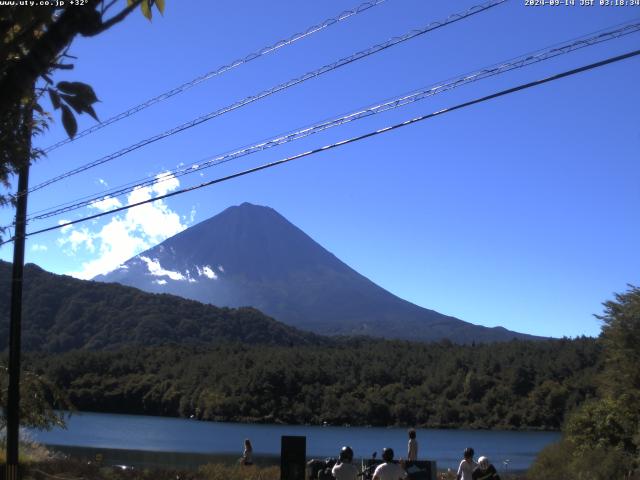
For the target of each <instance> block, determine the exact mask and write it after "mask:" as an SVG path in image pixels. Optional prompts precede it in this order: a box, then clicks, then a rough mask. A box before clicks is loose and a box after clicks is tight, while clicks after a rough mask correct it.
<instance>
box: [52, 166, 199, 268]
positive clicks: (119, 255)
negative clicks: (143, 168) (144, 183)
mask: <svg viewBox="0 0 640 480" xmlns="http://www.w3.org/2000/svg"><path fill="white" fill-rule="evenodd" d="M156 178H165V180H164V181H162V182H160V183H158V184H156V185H153V186H149V187H138V188H136V189H134V190H133V191H132V192H131V193H130V194H129V195H128V196H127V202H126V204H127V205H131V204H134V203H137V202H140V201H144V200H148V199H151V198H155V197H157V196H159V195H164V194H165V193H168V192H170V191H172V190H175V189H176V188H178V187H179V186H180V182H179V180H178V179H177V178H176V177H175V176H174V175H172V174H170V173H168V172H164V173H160V174H159V175H157V176H156ZM115 202H118V203H120V202H119V201H118V200H117V199H115V198H111V197H105V198H104V199H102V200H100V201H99V202H96V203H94V204H93V207H94V208H98V209H100V208H101V207H105V206H106V205H107V204H108V205H110V206H111V207H112V206H114V205H115ZM97 203H99V205H98V204H97ZM67 222H68V220H61V221H60V222H59V223H60V224H64V223H67ZM92 228H93V227H92ZM185 228H187V225H185V224H183V223H182V222H181V220H180V216H179V215H178V214H177V213H176V212H174V211H172V210H171V209H170V208H169V207H168V206H167V204H166V203H165V202H164V201H163V200H158V201H155V202H150V203H146V204H144V205H140V206H137V207H134V208H131V209H129V210H126V212H123V214H120V215H116V216H113V217H112V218H111V220H110V221H109V223H107V224H106V225H103V226H102V227H101V228H99V229H98V230H97V231H91V232H90V231H89V230H88V229H87V228H86V227H85V228H82V229H74V228H73V227H72V226H71V225H69V226H64V227H62V229H61V232H62V234H63V236H62V237H61V238H59V239H58V244H59V245H67V246H68V247H69V248H70V252H71V253H72V254H75V253H76V252H78V251H79V249H80V247H84V248H85V253H86V252H88V253H97V255H96V258H94V259H91V260H89V261H86V262H83V263H82V266H81V268H80V269H79V270H78V271H76V272H67V273H68V274H69V275H73V276H75V277H77V278H82V279H89V278H93V277H95V276H96V275H99V274H104V273H107V272H110V271H112V270H114V269H116V268H118V267H120V266H121V265H122V264H123V263H124V262H125V261H126V260H128V259H129V258H131V257H134V256H136V255H138V254H139V253H140V252H143V251H144V250H146V249H148V248H150V247H152V246H154V245H156V244H158V243H160V242H162V241H163V240H165V239H167V238H169V237H171V236H173V235H175V234H177V233H179V232H181V231H182V230H184V229H185ZM67 253H69V252H67Z"/></svg>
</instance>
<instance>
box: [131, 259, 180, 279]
mask: <svg viewBox="0 0 640 480" xmlns="http://www.w3.org/2000/svg"><path fill="white" fill-rule="evenodd" d="M140 260H142V261H143V262H144V263H146V264H147V270H149V273H150V274H151V275H153V276H154V277H169V278H170V279H171V280H186V279H187V277H185V276H184V275H183V274H182V273H180V272H174V271H171V270H165V269H164V268H162V266H161V265H160V261H159V260H158V259H157V258H154V259H153V260H151V259H150V258H149V257H144V256H142V257H140Z"/></svg>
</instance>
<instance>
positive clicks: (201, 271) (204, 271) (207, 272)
mask: <svg viewBox="0 0 640 480" xmlns="http://www.w3.org/2000/svg"><path fill="white" fill-rule="evenodd" d="M196 270H197V271H198V275H199V276H201V277H202V276H204V277H207V278H212V279H214V280H215V279H216V278H218V276H217V275H216V272H214V271H213V270H212V269H211V267H210V266H209V265H204V266H203V267H202V268H201V267H198V266H197V265H196Z"/></svg>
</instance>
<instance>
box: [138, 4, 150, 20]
mask: <svg viewBox="0 0 640 480" xmlns="http://www.w3.org/2000/svg"><path fill="white" fill-rule="evenodd" d="M140 9H141V10H142V14H143V15H144V16H145V17H146V19H147V20H151V6H150V5H149V0H142V3H141V4H140Z"/></svg>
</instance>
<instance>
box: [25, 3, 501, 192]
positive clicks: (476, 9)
mask: <svg viewBox="0 0 640 480" xmlns="http://www.w3.org/2000/svg"><path fill="white" fill-rule="evenodd" d="M506 1H507V0H490V1H489V2H486V3H484V4H482V5H476V6H473V7H471V8H469V9H468V10H466V11H464V12H462V13H454V14H452V15H450V16H449V17H447V18H446V19H445V20H443V21H441V22H432V23H430V24H429V25H427V26H425V27H423V28H421V29H416V30H411V31H410V32H408V33H406V34H404V35H402V36H400V37H393V38H391V39H390V40H387V41H386V42H383V43H380V44H377V45H374V46H372V47H369V48H367V49H365V50H361V51H359V52H356V53H354V54H352V55H349V56H348V57H344V58H342V59H340V60H338V61H336V62H333V63H331V64H328V65H325V66H323V67H320V68H319V69H316V70H313V71H311V72H308V73H306V74H304V75H302V76H300V77H297V78H294V79H292V80H289V81H288V82H285V83H282V84H280V85H277V86H275V87H273V88H271V89H269V90H264V91H262V92H261V93H258V94H256V95H251V96H249V97H245V98H244V99H242V100H240V101H238V102H235V103H233V104H231V105H227V106H225V107H222V108H220V109H218V110H215V111H213V112H210V113H207V114H205V115H202V116H200V117H198V118H195V119H193V120H191V121H189V122H185V123H183V124H181V125H178V126H176V127H173V128H171V129H169V130H166V131H164V132H162V133H159V134H156V135H154V136H152V137H149V138H146V139H144V140H141V141H139V142H137V143H135V144H133V145H130V146H128V147H125V148H123V149H121V150H118V151H117V152H114V153H111V154H109V155H106V156H104V157H102V158H99V159H97V160H94V161H93V162H89V163H87V164H85V165H82V166H80V167H77V168H74V169H72V170H69V171H67V172H65V173H63V174H60V175H58V176H56V177H53V178H51V179H49V180H46V181H44V182H42V183H40V184H38V185H36V186H34V187H31V188H30V189H29V191H28V192H27V193H33V192H35V191H37V190H40V189H42V188H44V187H46V186H48V185H51V184H52V183H56V182H59V181H60V180H63V179H65V178H68V177H70V176H73V175H77V174H78V173H82V172H85V171H87V170H89V169H91V168H94V167H97V166H98V165H102V164H104V163H107V162H110V161H112V160H115V159H116V158H119V157H122V156H123V155H126V154H128V153H131V152H133V151H135V150H138V149H139V148H142V147H145V146H147V145H149V144H151V143H154V142H157V141H159V140H162V139H164V138H167V137H170V136H173V135H175V134H177V133H180V132H182V131H184V130H187V129H189V128H192V127H195V126H197V125H200V124H201V123H204V122H206V121H209V120H211V119H213V118H215V117H218V116H220V115H224V114H225V113H228V112H231V111H234V110H237V109H238V108H241V107H244V106H245V105H249V104H251V103H253V102H256V101H258V100H261V99H263V98H266V97H268V96H270V95H273V94H275V93H277V92H280V91H282V90H286V89H288V88H290V87H293V86H294V85H298V84H300V83H303V82H306V81H307V80H310V79H312V78H316V77H319V76H320V75H323V74H325V73H328V72H331V71H333V70H336V69H338V68H340V67H343V66H345V65H349V64H351V63H353V62H356V61H358V60H361V59H363V58H366V57H368V56H370V55H373V54H375V53H378V52H381V51H383V50H386V49H387V48H390V47H393V46H395V45H398V44H400V43H403V42H405V41H407V40H410V39H413V38H416V37H418V36H420V35H423V34H425V33H427V32H430V31H433V30H436V29H438V28H441V27H444V26H446V25H450V24H452V23H455V22H458V21H460V20H463V19H465V18H468V17H471V16H473V15H476V14H478V13H481V12H484V11H486V10H489V9H490V8H493V7H495V6H497V5H500V4H502V3H504V2H506Z"/></svg>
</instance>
